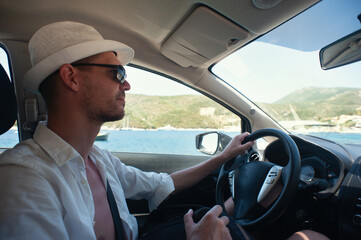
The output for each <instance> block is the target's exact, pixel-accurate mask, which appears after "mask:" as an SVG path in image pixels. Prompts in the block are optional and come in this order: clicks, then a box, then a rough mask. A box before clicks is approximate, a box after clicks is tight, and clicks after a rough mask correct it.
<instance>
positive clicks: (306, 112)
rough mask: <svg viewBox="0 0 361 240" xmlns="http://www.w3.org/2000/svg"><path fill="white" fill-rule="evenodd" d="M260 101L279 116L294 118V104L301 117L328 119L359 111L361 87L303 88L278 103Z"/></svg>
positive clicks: (276, 116)
mask: <svg viewBox="0 0 361 240" xmlns="http://www.w3.org/2000/svg"><path fill="white" fill-rule="evenodd" d="M258 105H259V106H260V107H261V108H263V109H264V110H265V112H267V113H270V114H271V115H272V114H274V115H273V117H274V118H276V119H278V120H294V115H293V114H292V110H291V108H293V109H294V111H295V112H296V113H297V115H298V116H299V117H300V119H304V120H319V121H325V120H326V121H327V120H329V119H331V118H334V117H338V116H340V115H360V114H361V89H360V88H315V87H311V88H303V89H301V90H298V91H295V92H293V93H291V94H289V95H287V96H285V97H284V98H282V99H280V100H278V101H276V102H275V103H272V104H265V103H258Z"/></svg>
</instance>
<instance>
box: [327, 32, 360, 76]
mask: <svg viewBox="0 0 361 240" xmlns="http://www.w3.org/2000/svg"><path fill="white" fill-rule="evenodd" d="M360 59H361V29H360V30H358V31H356V32H354V33H351V34H350V35H347V36H346V37H343V38H341V39H340V40H337V41H336V42H334V43H331V44H330V45H328V46H326V47H324V48H322V49H321V50H320V62H321V67H322V69H324V70H326V69H331V68H335V67H340V66H343V65H346V64H350V63H353V62H356V61H359V60H360Z"/></svg>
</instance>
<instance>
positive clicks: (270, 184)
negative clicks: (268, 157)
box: [216, 128, 301, 229]
mask: <svg viewBox="0 0 361 240" xmlns="http://www.w3.org/2000/svg"><path fill="white" fill-rule="evenodd" d="M265 136H273V137H277V138H278V139H279V140H280V141H282V143H283V145H284V147H285V150H286V153H287V155H288V157H289V159H288V163H287V165H286V166H284V167H281V166H278V165H276V164H273V163H270V162H265V161H253V162H249V163H244V164H241V165H240V166H237V167H236V168H235V167H234V165H237V163H236V162H237V160H239V158H240V156H238V157H237V158H235V159H232V160H230V161H228V162H227V163H225V164H224V165H223V166H222V168H221V171H220V173H219V176H218V180H217V187H216V201H217V204H219V205H221V206H222V207H223V209H225V208H224V197H223V195H224V192H225V190H226V189H227V188H230V189H231V193H232V198H233V201H234V215H233V218H234V220H235V221H236V222H237V223H238V224H240V225H241V226H243V227H246V228H247V229H260V228H261V227H264V226H266V225H268V224H270V223H272V222H273V221H274V220H276V219H277V218H278V217H279V216H281V214H282V213H283V212H284V211H285V210H286V208H287V206H288V204H289V203H290V202H291V200H292V198H293V197H294V196H295V193H296V189H297V184H298V181H299V179H300V168H301V160H300V154H299V151H298V148H297V146H296V144H295V142H294V141H293V140H292V138H291V137H290V136H289V135H288V134H286V133H285V132H283V131H280V130H277V129H271V128H266V129H261V130H258V131H255V132H254V133H252V134H250V135H249V136H247V137H246V138H245V140H244V141H243V143H246V142H249V141H253V140H256V139H258V138H261V137H265ZM238 165H239V164H238ZM223 214H225V215H227V214H226V212H225V211H224V213H223Z"/></svg>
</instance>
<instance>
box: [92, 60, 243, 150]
mask: <svg viewBox="0 0 361 240" xmlns="http://www.w3.org/2000/svg"><path fill="white" fill-rule="evenodd" d="M126 71H127V80H128V82H129V83H130V85H131V90H130V91H129V92H127V93H126V106H125V117H124V119H122V120H120V121H115V122H108V123H105V124H104V125H103V126H102V128H101V131H100V133H99V135H98V137H97V139H96V142H95V144H96V145H98V146H99V147H101V148H106V149H108V150H110V151H117V152H142V153H167V154H187V155H203V153H200V152H198V151H197V150H196V148H195V136H196V135H197V134H199V133H203V132H207V131H214V130H217V131H221V132H225V133H226V134H228V135H229V136H235V135H236V134H239V133H240V132H241V122H240V121H241V120H240V117H239V116H237V115H235V114H234V113H232V112H231V111H229V110H228V109H226V108H225V107H223V106H221V105H220V104H218V103H216V102H215V101H213V100H211V99H210V98H208V97H206V96H204V95H202V94H200V93H198V92H197V91H195V90H193V89H191V88H189V87H187V86H185V85H182V84H180V83H177V82H175V81H173V80H171V79H168V78H166V77H163V76H160V75H158V74H155V73H151V72H148V71H145V70H141V69H137V68H134V67H129V66H128V67H126Z"/></svg>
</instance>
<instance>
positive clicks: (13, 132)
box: [0, 46, 19, 149]
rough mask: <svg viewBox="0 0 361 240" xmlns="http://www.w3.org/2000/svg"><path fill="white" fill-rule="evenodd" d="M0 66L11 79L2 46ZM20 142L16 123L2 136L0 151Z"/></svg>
mask: <svg viewBox="0 0 361 240" xmlns="http://www.w3.org/2000/svg"><path fill="white" fill-rule="evenodd" d="M0 64H1V65H2V66H3V68H4V69H5V71H6V72H7V74H8V76H9V78H10V79H11V76H10V70H9V58H8V55H7V53H6V52H5V50H4V49H3V48H2V47H1V46H0ZM18 142H19V135H18V128H17V123H16V122H15V124H14V126H13V127H11V129H10V130H9V131H7V132H6V133H4V134H2V135H0V149H1V148H11V147H13V146H15V145H16V144H17V143H18Z"/></svg>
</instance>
